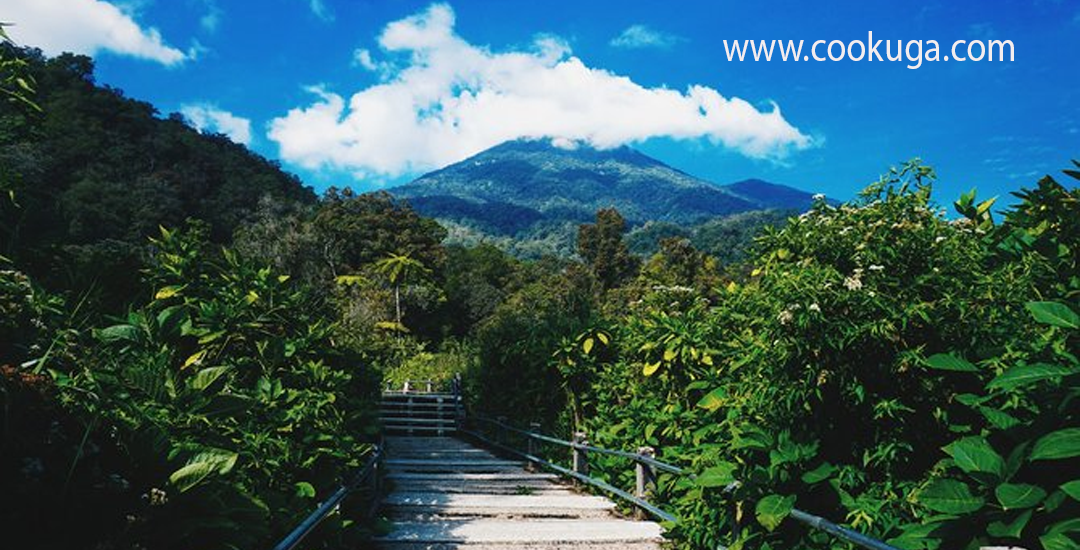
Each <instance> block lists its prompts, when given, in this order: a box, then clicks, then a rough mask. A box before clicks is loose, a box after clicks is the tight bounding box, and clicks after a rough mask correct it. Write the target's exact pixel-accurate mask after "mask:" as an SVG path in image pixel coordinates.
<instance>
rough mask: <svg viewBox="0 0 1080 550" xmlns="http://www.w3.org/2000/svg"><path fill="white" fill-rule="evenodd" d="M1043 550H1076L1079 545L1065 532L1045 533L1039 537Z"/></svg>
mask: <svg viewBox="0 0 1080 550" xmlns="http://www.w3.org/2000/svg"><path fill="white" fill-rule="evenodd" d="M1039 543H1040V544H1042V547H1043V550H1076V549H1077V547H1080V545H1078V544H1077V543H1076V541H1074V540H1072V539H1071V538H1070V537H1069V536H1068V535H1066V534H1065V533H1047V534H1045V535H1043V536H1041V537H1039Z"/></svg>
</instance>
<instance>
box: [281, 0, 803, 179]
mask: <svg viewBox="0 0 1080 550" xmlns="http://www.w3.org/2000/svg"><path fill="white" fill-rule="evenodd" d="M379 45H380V47H381V48H382V50H383V51H384V52H385V54H386V55H388V56H396V59H399V60H401V63H398V64H396V65H393V66H392V67H393V68H391V69H389V72H388V73H387V74H385V75H384V76H383V79H382V82H380V83H379V84H376V85H373V86H371V87H369V88H366V89H362V90H360V91H358V92H356V93H355V94H353V95H352V96H351V97H349V98H348V99H346V98H345V97H343V96H341V95H339V94H337V93H333V92H331V91H329V90H327V89H325V88H323V87H311V88H309V91H311V92H312V93H314V94H315V95H316V99H315V100H314V101H313V102H311V103H310V104H307V105H302V106H299V107H296V108H294V109H292V110H290V111H289V112H288V113H286V114H285V115H284V116H281V117H279V118H276V119H274V120H272V121H271V122H270V125H269V137H270V139H271V140H273V141H275V142H277V143H278V145H279V147H280V151H281V157H282V158H283V159H284V160H287V161H289V162H292V163H295V164H298V165H300V166H303V167H305V168H308V169H320V168H331V169H338V170H347V171H352V172H356V173H360V174H368V175H371V174H379V175H383V176H400V175H404V174H410V173H415V172H418V171H422V170H427V169H431V168H436V167H439V166H444V165H446V164H449V163H452V162H456V161H459V160H461V159H464V158H466V157H468V156H470V155H473V154H475V153H478V152H480V151H482V150H484V149H487V148H489V147H491V146H494V145H497V144H499V143H501V142H503V141H506V140H511V139H516V138H543V137H549V138H556V139H558V141H559V142H560V143H568V142H570V141H581V142H584V143H588V144H590V145H593V146H595V147H600V148H607V147H615V146H618V145H622V144H626V143H634V142H640V141H643V140H646V139H649V138H652V137H661V136H666V137H670V138H674V139H701V138H703V139H706V140H708V141H710V142H712V143H714V144H717V145H720V146H724V147H728V148H731V149H734V150H736V151H739V152H741V153H742V154H744V155H747V156H750V157H755V158H770V159H778V158H781V157H783V156H785V155H786V154H787V153H788V152H789V151H791V150H792V149H802V148H806V147H809V146H810V145H811V139H810V138H809V137H808V136H806V135H804V134H802V133H801V132H800V131H799V130H798V129H797V128H795V127H794V126H792V125H791V124H790V123H788V122H787V121H786V120H785V119H784V117H783V116H782V115H781V114H780V109H779V107H777V106H776V105H775V104H774V105H772V107H771V108H770V109H768V110H758V109H757V108H755V107H754V106H753V105H751V104H750V103H748V102H747V101H745V100H742V99H739V98H734V97H733V98H726V97H724V96H723V95H721V94H720V92H718V91H716V90H714V89H712V88H708V87H705V86H690V87H689V88H688V89H687V90H686V91H685V92H680V91H677V90H671V89H667V88H646V87H643V86H641V85H638V84H636V83H634V82H633V81H632V80H630V79H629V78H627V77H625V76H620V75H616V74H613V73H611V72H608V71H605V70H603V69H596V68H590V67H588V66H586V65H585V63H584V62H582V60H580V59H578V58H577V57H574V56H572V55H571V54H570V48H569V46H567V44H566V43H565V42H563V41H562V40H559V39H557V38H555V37H550V36H545V37H540V38H537V39H536V40H535V41H534V42H533V44H532V45H531V47H530V48H528V49H525V50H515V51H508V52H498V53H496V52H492V51H490V50H488V49H487V48H483V47H478V46H474V45H472V44H470V43H468V42H466V41H465V40H463V39H462V38H461V37H459V36H458V35H457V34H456V33H455V32H454V12H453V10H452V9H451V8H450V6H448V5H445V4H435V5H433V6H431V7H430V8H428V9H427V10H426V11H424V12H422V13H419V14H417V15H413V16H411V17H408V18H405V19H403V20H400V21H396V22H393V23H390V24H389V25H387V26H386V28H385V29H384V30H383V33H382V35H381V36H380V37H379ZM361 57H363V56H361ZM368 57H369V59H368V60H369V61H372V63H373V64H374V63H375V61H374V60H372V59H370V53H369V54H368ZM360 63H361V64H362V63H363V59H361V60H360Z"/></svg>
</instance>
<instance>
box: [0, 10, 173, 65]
mask: <svg viewBox="0 0 1080 550" xmlns="http://www.w3.org/2000/svg"><path fill="white" fill-rule="evenodd" d="M3 17H4V20H5V21H11V22H13V23H14V25H13V26H12V27H11V28H10V29H9V34H10V35H11V37H12V38H13V39H15V40H16V41H17V42H19V43H20V44H24V45H28V46H36V47H39V48H41V49H42V50H44V51H45V52H46V53H49V54H51V55H56V54H60V53H62V52H65V51H69V52H75V53H82V54H87V55H94V54H96V53H98V52H100V51H109V52H113V53H117V54H121V55H129V56H132V57H138V58H142V59H149V60H152V61H157V62H158V63H161V64H164V65H176V64H178V63H182V62H183V61H185V60H186V59H188V57H189V56H188V54H186V53H185V52H182V51H180V50H178V49H176V48H174V47H172V46H169V45H168V44H166V43H165V42H164V40H162V38H161V33H160V32H158V30H157V29H155V28H152V27H151V28H143V27H140V26H139V24H138V23H136V22H135V20H134V19H133V18H132V16H131V15H129V14H128V13H125V12H124V11H122V10H121V9H120V8H118V7H117V6H115V5H113V4H110V3H108V2H103V1H102V0H6V1H5V6H4V14H3Z"/></svg>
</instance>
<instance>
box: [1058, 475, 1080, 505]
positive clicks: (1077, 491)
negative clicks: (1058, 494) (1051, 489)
mask: <svg viewBox="0 0 1080 550" xmlns="http://www.w3.org/2000/svg"><path fill="white" fill-rule="evenodd" d="M1061 490H1062V491H1064V492H1065V494H1066V495H1069V496H1070V497H1072V498H1073V500H1080V479H1074V480H1072V481H1070V482H1068V483H1062V484H1061Z"/></svg>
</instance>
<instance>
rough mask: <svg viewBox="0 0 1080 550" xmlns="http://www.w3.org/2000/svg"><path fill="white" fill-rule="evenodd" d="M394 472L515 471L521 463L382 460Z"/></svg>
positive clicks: (519, 467) (521, 465)
mask: <svg viewBox="0 0 1080 550" xmlns="http://www.w3.org/2000/svg"><path fill="white" fill-rule="evenodd" d="M384 464H385V465H386V468H387V470H389V471H391V472H394V471H398V472H472V473H476V472H516V471H520V470H521V469H522V467H523V464H522V463H520V462H515V461H512V460H412V459H407V458H400V459H398V458H395V459H388V460H386V461H384Z"/></svg>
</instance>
